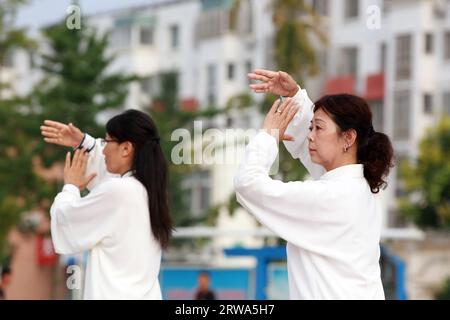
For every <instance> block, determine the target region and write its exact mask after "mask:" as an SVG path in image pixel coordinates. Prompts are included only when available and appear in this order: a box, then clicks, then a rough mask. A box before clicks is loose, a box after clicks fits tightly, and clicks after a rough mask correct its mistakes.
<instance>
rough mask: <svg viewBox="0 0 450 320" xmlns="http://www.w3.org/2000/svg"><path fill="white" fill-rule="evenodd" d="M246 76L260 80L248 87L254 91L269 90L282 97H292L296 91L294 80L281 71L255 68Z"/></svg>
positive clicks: (296, 86)
mask: <svg viewBox="0 0 450 320" xmlns="http://www.w3.org/2000/svg"><path fill="white" fill-rule="evenodd" d="M248 77H249V78H250V79H252V80H259V81H261V83H258V84H251V85H250V88H251V89H252V90H253V91H254V92H256V93H263V92H270V93H273V94H276V95H280V96H284V97H293V96H294V95H295V94H296V93H297V91H298V85H297V83H296V82H295V80H294V79H293V78H292V77H291V76H290V75H289V74H287V73H286V72H283V71H278V72H275V71H270V70H263V69H256V70H255V71H253V72H252V73H249V74H248Z"/></svg>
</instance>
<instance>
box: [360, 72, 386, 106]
mask: <svg viewBox="0 0 450 320" xmlns="http://www.w3.org/2000/svg"><path fill="white" fill-rule="evenodd" d="M364 97H365V98H366V99H367V100H383V98H384V73H383V72H381V73H376V74H371V75H369V76H368V77H367V81H366V92H365V93H364Z"/></svg>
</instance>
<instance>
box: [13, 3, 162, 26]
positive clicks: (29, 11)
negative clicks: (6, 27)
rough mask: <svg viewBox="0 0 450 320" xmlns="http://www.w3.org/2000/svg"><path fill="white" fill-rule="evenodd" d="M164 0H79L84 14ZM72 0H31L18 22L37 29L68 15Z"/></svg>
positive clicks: (20, 14)
mask: <svg viewBox="0 0 450 320" xmlns="http://www.w3.org/2000/svg"><path fill="white" fill-rule="evenodd" d="M163 1H164V0H79V3H80V7H81V12H82V14H88V15H90V14H94V13H100V12H104V11H108V10H112V9H118V8H125V7H134V6H139V5H144V4H151V3H155V2H163ZM72 2H73V1H72V0H30V4H28V5H26V6H23V7H22V8H21V9H20V10H19V13H18V16H17V21H16V24H17V25H18V26H20V27H23V26H26V27H29V28H30V29H31V30H35V29H37V28H39V27H40V26H43V25H46V24H49V23H52V22H55V21H58V20H59V19H61V18H62V17H65V16H66V10H67V8H68V6H69V5H70V4H71V3H72Z"/></svg>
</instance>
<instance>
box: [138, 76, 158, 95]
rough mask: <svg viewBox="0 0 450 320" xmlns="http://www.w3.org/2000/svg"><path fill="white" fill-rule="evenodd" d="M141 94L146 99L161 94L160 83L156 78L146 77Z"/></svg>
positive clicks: (141, 83) (143, 80) (142, 83)
mask: <svg viewBox="0 0 450 320" xmlns="http://www.w3.org/2000/svg"><path fill="white" fill-rule="evenodd" d="M140 85H141V94H142V95H144V96H146V97H154V96H156V95H157V94H159V92H160V88H159V81H158V78H157V77H156V76H149V77H145V78H143V79H142V80H141V82H140Z"/></svg>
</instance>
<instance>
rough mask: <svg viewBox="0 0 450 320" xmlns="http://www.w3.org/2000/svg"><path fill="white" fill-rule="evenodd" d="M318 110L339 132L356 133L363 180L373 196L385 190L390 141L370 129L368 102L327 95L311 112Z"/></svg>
mask: <svg viewBox="0 0 450 320" xmlns="http://www.w3.org/2000/svg"><path fill="white" fill-rule="evenodd" d="M319 109H323V110H324V111H325V112H326V113H327V114H328V115H329V116H330V117H331V118H332V119H333V121H334V122H335V123H336V125H337V126H338V127H339V129H340V131H341V132H345V131H347V130H350V129H354V130H355V131H356V133H357V140H356V141H357V160H358V163H361V164H363V165H364V177H365V178H366V180H367V183H368V184H369V186H370V189H371V191H372V192H373V193H378V192H379V191H380V188H382V189H385V188H386V187H387V182H386V180H385V178H386V177H387V175H388V174H389V169H390V168H392V167H393V166H394V164H393V155H394V151H393V148H392V144H391V141H390V140H389V137H388V136H387V135H385V134H384V133H381V132H376V131H375V130H374V129H373V126H372V112H371V111H370V108H369V106H368V104H367V102H366V101H365V100H364V99H362V98H360V97H357V96H354V95H351V94H336V95H327V96H324V97H322V98H320V99H319V100H318V101H317V102H316V103H315V106H314V112H316V111H317V110H319Z"/></svg>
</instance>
